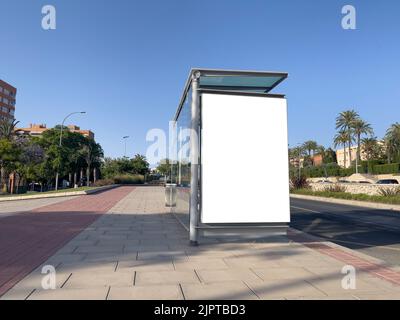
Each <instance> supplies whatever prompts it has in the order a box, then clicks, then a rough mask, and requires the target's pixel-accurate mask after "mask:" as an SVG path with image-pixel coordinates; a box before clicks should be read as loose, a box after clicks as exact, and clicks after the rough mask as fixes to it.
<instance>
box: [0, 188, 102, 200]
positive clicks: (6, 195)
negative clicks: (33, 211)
mask: <svg viewBox="0 0 400 320" xmlns="http://www.w3.org/2000/svg"><path fill="white" fill-rule="evenodd" d="M92 189H97V187H79V188H76V189H73V188H68V189H59V190H51V191H45V192H38V191H28V192H27V193H17V194H16V193H14V194H8V193H6V194H1V195H0V198H1V197H21V196H33V195H46V194H52V193H63V192H77V191H86V190H92Z"/></svg>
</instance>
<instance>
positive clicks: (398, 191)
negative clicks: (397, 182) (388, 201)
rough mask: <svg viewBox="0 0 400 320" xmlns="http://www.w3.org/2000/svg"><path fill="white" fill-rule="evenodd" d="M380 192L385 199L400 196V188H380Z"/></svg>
mask: <svg viewBox="0 0 400 320" xmlns="http://www.w3.org/2000/svg"><path fill="white" fill-rule="evenodd" d="M378 192H379V194H380V195H381V196H383V197H393V196H399V195H400V187H393V188H380V189H379V190H378Z"/></svg>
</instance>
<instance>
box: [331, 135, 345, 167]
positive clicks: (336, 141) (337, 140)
mask: <svg viewBox="0 0 400 320" xmlns="http://www.w3.org/2000/svg"><path fill="white" fill-rule="evenodd" d="M347 141H348V134H347V132H346V131H343V130H341V131H339V133H337V134H336V135H335V137H334V138H333V146H334V147H335V148H337V147H340V146H343V147H344V167H346V143H347Z"/></svg>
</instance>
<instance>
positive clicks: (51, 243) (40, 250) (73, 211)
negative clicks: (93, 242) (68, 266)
mask: <svg viewBox="0 0 400 320" xmlns="http://www.w3.org/2000/svg"><path fill="white" fill-rule="evenodd" d="M131 191H132V187H120V188H117V189H113V190H110V191H105V192H103V193H98V194H94V195H87V196H80V197H76V198H73V199H70V200H65V201H62V202H57V203H54V204H50V205H46V206H42V207H40V208H35V209H33V210H31V211H28V212H25V213H23V214H19V215H14V216H8V217H5V218H3V219H1V224H0V296H1V295H3V294H4V293H5V292H7V291H8V290H9V289H10V288H12V287H13V286H14V285H15V284H16V283H18V281H20V280H21V279H23V278H24V277H25V276H26V275H28V274H29V273H30V272H31V271H32V270H34V269H35V268H36V267H37V266H39V265H40V264H41V263H42V262H44V261H46V259H48V258H49V257H50V256H52V255H53V254H54V253H55V252H56V251H57V250H58V249H60V248H61V247H63V246H64V245H65V244H66V243H67V242H68V241H70V240H71V239H72V238H74V237H75V236H77V235H78V234H79V233H80V232H81V231H82V230H84V229H85V228H86V227H87V226H89V225H90V224H91V223H93V222H94V221H95V220H96V219H97V218H98V217H100V216H101V215H102V214H103V213H105V212H107V211H108V210H109V209H110V208H111V207H112V206H113V205H114V204H115V203H117V202H118V201H119V200H121V199H122V198H123V197H125V196H126V195H127V194H128V193H130V192H131Z"/></svg>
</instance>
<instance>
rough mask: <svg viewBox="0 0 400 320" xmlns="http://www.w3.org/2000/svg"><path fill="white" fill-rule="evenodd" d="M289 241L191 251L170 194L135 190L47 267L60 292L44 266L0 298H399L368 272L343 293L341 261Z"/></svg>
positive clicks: (396, 289)
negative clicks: (170, 209) (167, 202)
mask: <svg viewBox="0 0 400 320" xmlns="http://www.w3.org/2000/svg"><path fill="white" fill-rule="evenodd" d="M116 190H118V189H116ZM110 192H112V191H110ZM56 206H59V209H57V208H55V209H54V210H62V208H63V205H62V202H61V203H58V204H56ZM10 237H12V235H10ZM291 238H292V239H293V240H292V239H289V238H288V237H272V238H270V239H264V240H263V241H259V242H228V243H224V242H219V241H217V240H215V239H207V241H206V242H204V241H203V242H202V244H201V245H200V246H199V247H190V246H188V234H187V232H186V230H185V229H184V228H183V227H182V226H181V225H180V223H179V222H177V220H176V219H175V218H174V216H173V215H171V214H169V213H167V212H166V209H165V207H164V188H161V187H137V188H135V189H133V190H132V191H130V192H129V193H128V194H127V195H125V196H124V197H123V198H122V199H121V200H120V201H118V203H117V204H116V205H115V206H114V207H113V208H112V209H111V210H109V212H108V214H105V215H102V216H100V218H98V219H97V220H96V221H94V222H93V223H92V224H91V225H90V226H88V227H87V228H86V229H85V230H83V231H82V232H80V233H79V234H78V235H77V236H76V237H75V238H74V239H72V240H71V241H70V242H68V243H67V244H66V245H65V246H63V247H62V248H61V249H60V250H59V251H57V252H56V253H55V254H54V255H53V256H51V257H50V258H49V259H48V260H47V261H45V262H43V263H42V265H53V266H55V267H56V270H57V277H56V282H57V289H55V290H44V289H42V288H41V281H42V277H43V275H42V274H41V273H40V272H41V267H39V268H36V269H35V270H34V271H33V272H31V273H30V274H29V275H28V276H26V277H25V278H24V279H23V280H21V281H20V282H19V283H18V284H16V285H15V286H14V287H13V288H12V289H11V290H9V291H8V292H7V293H6V294H5V295H3V296H2V299H400V286H398V285H395V284H393V283H392V282H389V281H386V280H383V279H381V278H379V277H377V276H376V274H374V273H371V272H369V271H368V269H363V268H359V269H357V271H358V272H357V278H356V289H355V290H345V289H343V288H342V286H341V283H342V279H343V277H344V275H343V274H342V273H341V270H342V267H343V266H344V265H346V264H347V263H346V259H344V258H343V256H341V255H340V254H336V255H330V254H327V252H328V253H330V252H331V251H329V250H327V249H326V248H324V247H323V249H324V250H325V251H324V250H322V249H321V247H318V246H317V247H315V245H312V244H311V245H310V241H308V242H305V240H304V239H296V237H291ZM296 241H298V242H296ZM303 242H304V243H303ZM337 250H338V252H339V253H340V252H341V251H340V249H337ZM339 258H341V259H339ZM356 262H357V261H356ZM357 267H358V265H357ZM0 273H1V270H0Z"/></svg>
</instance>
